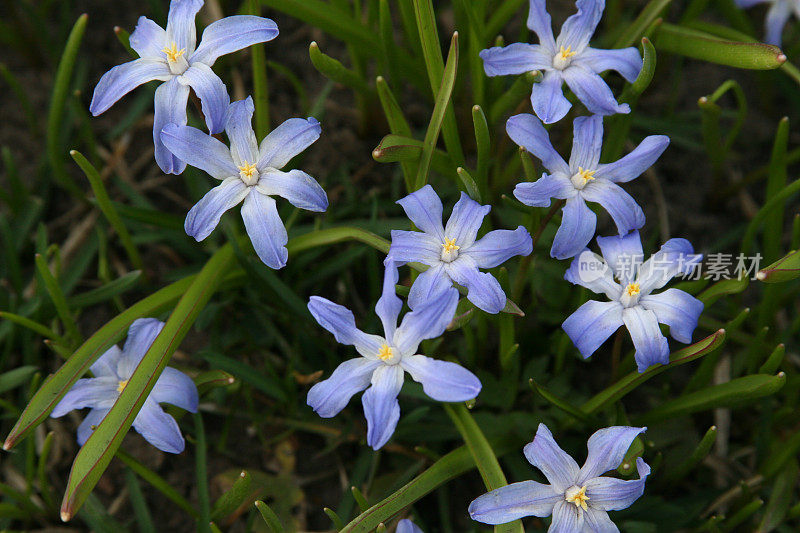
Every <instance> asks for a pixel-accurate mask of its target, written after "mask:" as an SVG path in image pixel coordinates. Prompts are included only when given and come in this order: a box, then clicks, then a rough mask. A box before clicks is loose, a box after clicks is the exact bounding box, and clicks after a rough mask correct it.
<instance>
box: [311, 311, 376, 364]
mask: <svg viewBox="0 0 800 533" xmlns="http://www.w3.org/2000/svg"><path fill="white" fill-rule="evenodd" d="M308 310H309V311H311V314H312V315H313V317H314V320H316V321H317V322H318V323H319V325H320V326H322V327H323V328H325V329H327V330H328V331H330V332H331V333H333V336H334V337H335V338H336V341H337V342H339V343H340V344H345V345H348V346H355V348H356V350H358V353H360V354H361V355H363V356H364V357H367V358H371V359H372V360H375V358H376V356H377V354H378V352H379V351H380V349H381V345H382V344H383V343H384V339H383V337H379V336H377V335H368V334H366V333H364V332H363V331H361V330H360V329H358V328H357V327H356V319H355V317H354V316H353V313H352V311H350V310H349V309H347V308H346V307H344V306H342V305H339V304H335V303H333V302H331V301H330V300H327V299H325V298H321V297H319V296H312V297H311V298H309V300H308Z"/></svg>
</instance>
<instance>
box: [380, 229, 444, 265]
mask: <svg viewBox="0 0 800 533" xmlns="http://www.w3.org/2000/svg"><path fill="white" fill-rule="evenodd" d="M389 257H391V258H392V260H394V261H397V262H398V263H410V262H412V261H417V262H419V263H423V264H425V265H428V266H430V267H433V266H436V265H439V264H440V263H441V257H442V242H440V241H438V240H436V239H435V238H434V237H433V236H431V234H430V233H422V232H419V231H404V230H396V229H393V230H392V245H391V246H390V247H389Z"/></svg>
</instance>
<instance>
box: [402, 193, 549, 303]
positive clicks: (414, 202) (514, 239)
mask: <svg viewBox="0 0 800 533" xmlns="http://www.w3.org/2000/svg"><path fill="white" fill-rule="evenodd" d="M397 203H398V204H400V205H401V206H402V207H403V209H404V210H405V212H406V214H407V215H408V218H410V219H411V222H413V223H414V224H415V225H416V226H417V227H418V228H419V229H421V230H422V232H418V231H399V230H393V231H392V246H391V248H390V249H389V255H388V257H387V258H386V260H387V261H395V262H397V263H398V264H403V263H408V262H412V261H417V262H420V263H423V264H425V265H428V266H429V267H430V268H428V270H426V271H425V272H423V273H422V274H420V275H419V277H417V279H416V281H415V282H414V285H413V286H412V287H411V292H410V294H409V295H408V305H409V306H410V307H411V308H412V309H415V308H416V307H417V306H418V305H420V304H424V303H425V302H427V301H429V300H430V299H431V298H432V297H433V296H434V295H435V294H436V293H438V292H439V291H441V290H442V289H443V288H447V287H450V286H452V284H453V282H456V283H458V284H459V285H462V286H464V287H466V289H467V291H468V295H467V298H468V299H469V301H471V302H472V303H473V304H475V306H476V307H479V308H480V309H483V310H484V311H486V312H487V313H499V312H500V311H501V310H502V309H503V307H505V305H506V295H505V293H504V292H503V289H502V288H501V287H500V283H498V281H497V280H496V279H495V278H494V277H493V276H492V275H491V274H488V273H484V272H480V270H478V269H480V268H493V267H496V266H497V265H499V264H501V263H504V262H505V261H507V260H508V259H509V258H511V257H513V256H515V255H528V254H530V253H531V250H532V249H533V244H532V242H531V236H530V234H529V233H528V231H527V230H526V229H525V228H523V227H522V226H519V227H518V228H517V229H516V230H513V231H512V230H495V231H490V232H489V233H487V234H486V235H485V236H484V237H483V238H481V239H480V240H478V241H476V240H475V237H477V235H478V230H479V229H480V227H481V223H482V222H483V219H484V217H485V216H486V215H487V214H489V211H490V210H491V209H492V208H491V206H488V205H480V204H479V203H478V202H476V201H475V200H473V199H472V198H470V197H469V196H467V195H466V194H464V193H463V192H462V193H461V199H460V200H459V201H458V202H457V203H456V205H455V207H453V213H452V214H451V215H450V219H449V220H448V221H447V225H446V226H444V227H442V201H441V200H440V199H439V197H438V196H437V195H436V193H435V192H434V190H433V188H432V187H431V186H430V185H426V186H425V187H423V188H421V189H420V190H418V191H416V192H413V193H411V194H409V195H408V196H406V197H405V198H403V199H402V200H399V201H398V202H397Z"/></svg>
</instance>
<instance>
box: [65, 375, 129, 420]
mask: <svg viewBox="0 0 800 533" xmlns="http://www.w3.org/2000/svg"><path fill="white" fill-rule="evenodd" d="M117 386H119V380H118V379H117V378H116V377H102V378H84V379H79V380H78V381H76V382H75V385H73V386H72V388H71V389H69V390H68V391H67V393H66V394H65V395H64V397H63V398H61V401H60V402H58V404H57V405H56V406H55V408H54V409H53V411H52V412H51V413H50V416H51V417H53V418H58V417H61V416H64V415H65V414H67V413H69V412H70V411H74V410H75V409H83V408H84V407H91V408H93V409H110V408H111V406H112V405H114V402H116V401H117V397H118V396H119V394H118V393H117Z"/></svg>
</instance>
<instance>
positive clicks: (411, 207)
mask: <svg viewBox="0 0 800 533" xmlns="http://www.w3.org/2000/svg"><path fill="white" fill-rule="evenodd" d="M397 203H398V204H400V206H401V207H402V208H403V210H404V211H405V212H406V215H408V218H409V219H411V222H413V223H414V225H415V226H417V227H418V228H419V229H421V230H422V231H424V232H425V233H429V234H430V235H432V236H434V237H436V239H437V240H438V241H439V242H441V243H444V227H443V226H442V201H441V200H440V199H439V196H438V195H437V194H436V192H434V190H433V187H431V186H430V185H425V186H424V187H423V188H421V189H420V190H418V191H415V192H412V193H411V194H409V195H408V196H406V197H405V198H401V199H400V200H398V201H397Z"/></svg>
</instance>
